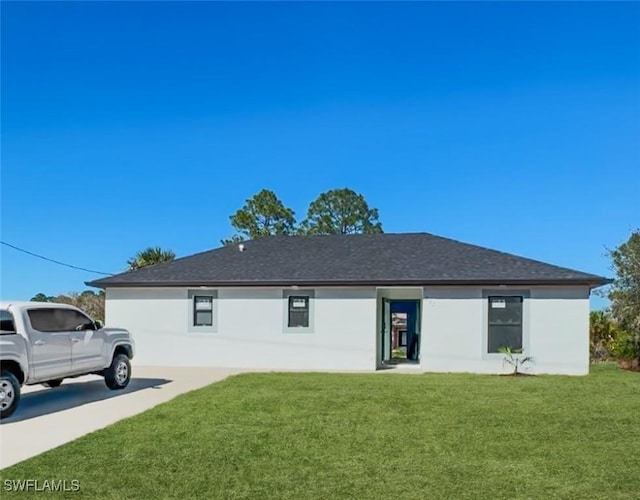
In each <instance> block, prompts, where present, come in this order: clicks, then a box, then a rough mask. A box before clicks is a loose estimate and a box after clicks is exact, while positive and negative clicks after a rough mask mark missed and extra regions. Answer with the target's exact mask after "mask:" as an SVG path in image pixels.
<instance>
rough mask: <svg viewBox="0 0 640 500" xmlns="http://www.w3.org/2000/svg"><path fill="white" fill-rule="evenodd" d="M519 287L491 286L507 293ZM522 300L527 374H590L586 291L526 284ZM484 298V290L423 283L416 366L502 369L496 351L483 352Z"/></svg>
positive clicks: (443, 369) (452, 369) (440, 369)
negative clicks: (525, 294) (418, 349)
mask: <svg viewBox="0 0 640 500" xmlns="http://www.w3.org/2000/svg"><path fill="white" fill-rule="evenodd" d="M514 289H515V290H518V291H521V290H523V287H517V288H515V287H514V288H509V287H506V288H500V289H497V290H496V289H491V291H492V294H494V293H493V292H495V295H499V294H501V293H503V294H505V295H509V293H510V291H511V293H514V292H513V290H514ZM526 290H527V291H528V292H529V293H530V297H525V299H524V303H523V346H524V349H525V355H528V356H532V357H533V363H531V364H530V365H529V366H530V368H529V370H527V371H529V372H531V373H555V374H568V375H586V374H587V373H588V372H589V289H588V288H587V287H530V288H526ZM487 311H488V300H487V299H486V298H484V297H483V288H479V287H475V288H474V287H465V288H446V287H427V288H425V298H424V301H423V315H422V334H421V337H422V338H421V353H420V354H421V356H420V365H421V368H422V369H423V370H425V371H437V372H474V373H504V372H505V371H506V370H505V367H504V366H503V364H502V360H503V356H502V355H501V354H487V347H486V346H487V342H486V331H487V321H488V320H487Z"/></svg>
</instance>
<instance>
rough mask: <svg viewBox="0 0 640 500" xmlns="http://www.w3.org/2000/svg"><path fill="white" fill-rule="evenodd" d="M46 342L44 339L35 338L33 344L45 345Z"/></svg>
mask: <svg viewBox="0 0 640 500" xmlns="http://www.w3.org/2000/svg"><path fill="white" fill-rule="evenodd" d="M45 344H46V342H45V341H44V340H36V341H35V342H34V343H33V345H45Z"/></svg>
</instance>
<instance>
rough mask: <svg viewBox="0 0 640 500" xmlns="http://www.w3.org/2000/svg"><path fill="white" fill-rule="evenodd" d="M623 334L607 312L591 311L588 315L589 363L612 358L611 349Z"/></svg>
mask: <svg viewBox="0 0 640 500" xmlns="http://www.w3.org/2000/svg"><path fill="white" fill-rule="evenodd" d="M621 333H623V332H622V330H621V329H620V327H619V326H618V323H617V322H616V321H615V319H613V317H612V315H611V313H610V312H609V311H608V310H601V311H591V314H590V315H589V352H590V355H591V361H605V360H607V359H611V358H612V357H614V354H613V347H614V345H615V344H616V340H617V338H618V336H619V335H620V334H621Z"/></svg>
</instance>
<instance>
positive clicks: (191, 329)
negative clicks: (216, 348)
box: [187, 289, 218, 333]
mask: <svg viewBox="0 0 640 500" xmlns="http://www.w3.org/2000/svg"><path fill="white" fill-rule="evenodd" d="M194 297H211V298H212V314H213V321H212V325H211V326H204V325H203V326H196V325H195V324H194V323H195V321H194V320H195V312H194V308H195V302H194V300H195V299H194ZM187 304H188V308H189V311H188V314H187V318H188V322H189V323H188V325H187V332H188V333H218V290H211V289H191V290H189V291H188V292H187Z"/></svg>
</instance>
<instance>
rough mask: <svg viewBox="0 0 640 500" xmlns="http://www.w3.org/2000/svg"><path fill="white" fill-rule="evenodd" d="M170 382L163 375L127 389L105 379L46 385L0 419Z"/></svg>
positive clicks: (18, 417)
mask: <svg viewBox="0 0 640 500" xmlns="http://www.w3.org/2000/svg"><path fill="white" fill-rule="evenodd" d="M169 382H171V380H168V379H164V378H133V379H131V382H129V385H128V386H127V388H126V389H124V390H122V391H112V390H110V389H107V387H106V386H105V384H104V380H103V379H98V380H91V381H88V382H73V379H70V380H68V381H65V382H63V383H62V385H61V386H60V387H57V388H55V389H48V388H44V387H43V389H42V390H39V391H33V392H28V393H26V394H23V395H22V398H21V399H20V404H19V405H18V408H17V409H16V411H15V413H14V414H13V415H11V417H9V418H4V419H2V420H0V425H4V424H10V423H13V422H21V421H23V420H29V419H31V418H37V417H40V416H42V415H49V414H51V413H56V412H59V411H64V410H68V409H71V408H76V407H78V406H82V405H85V404H88V403H93V402H96V401H103V400H105V399H111V398H116V397H118V396H122V395H124V394H131V393H132V392H137V391H141V390H143V389H149V388H155V389H159V388H160V386H162V385H165V384H168V383H169Z"/></svg>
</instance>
